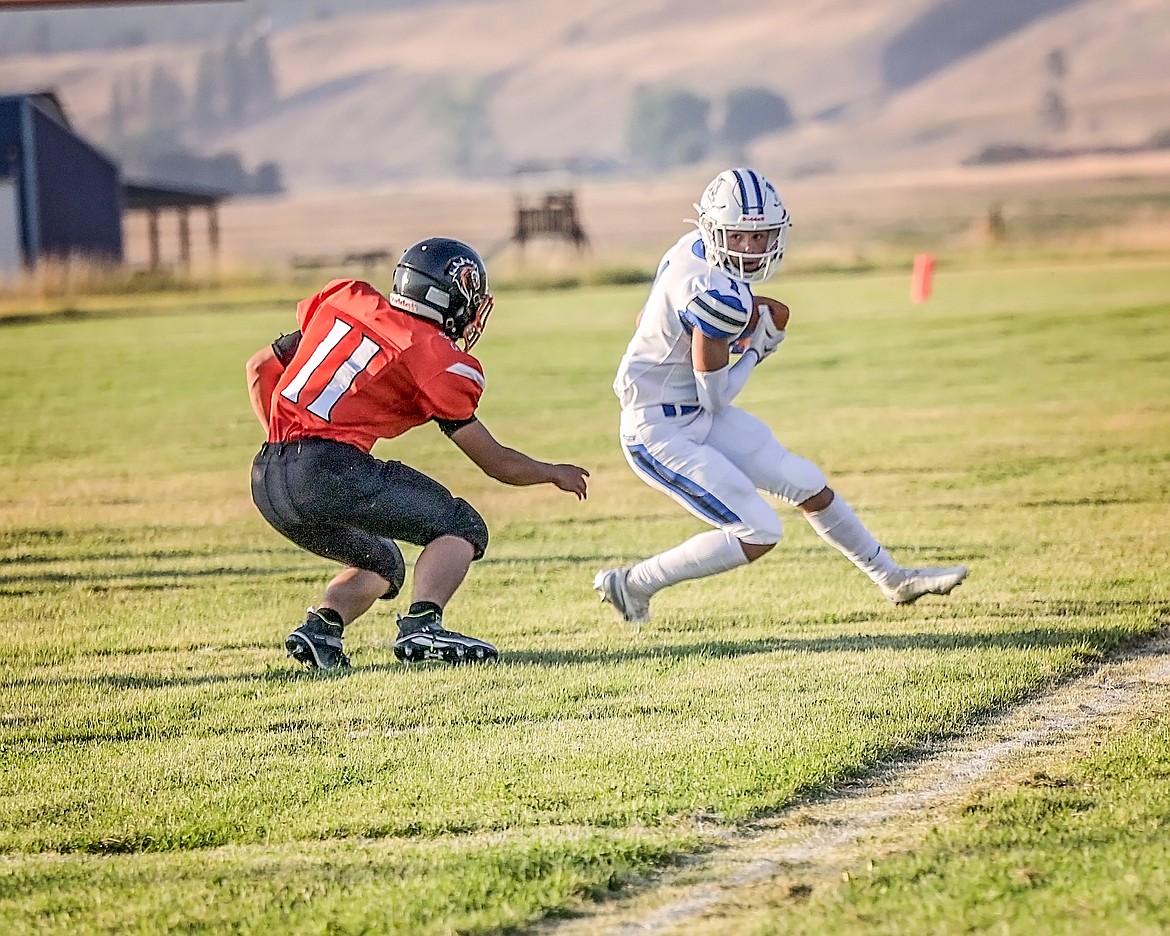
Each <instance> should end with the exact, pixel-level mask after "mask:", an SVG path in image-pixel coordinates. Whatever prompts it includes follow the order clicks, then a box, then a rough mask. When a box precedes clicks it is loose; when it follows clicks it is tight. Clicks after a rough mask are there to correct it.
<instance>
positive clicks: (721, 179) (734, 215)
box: [694, 169, 792, 283]
mask: <svg viewBox="0 0 1170 936" xmlns="http://www.w3.org/2000/svg"><path fill="white" fill-rule="evenodd" d="M694 207H695V210H696V211H698V212H699V220H698V226H699V233H700V235H701V236H702V238H703V249H704V250H705V251H706V254H707V260H708V262H709V263H711V264H712V265H713V266H716V267H719V268H720V269H722V270H723V271H724V272H726V273H727V274H728V275H729V276H731V277H733V278H734V279H737V280H740V281H741V282H744V283H759V282H763V281H764V280H766V279H768V278H769V277H770V276H772V274H774V273H775V272H776V271H777V270H779V269H780V262H781V261H782V260H783V259H784V250H785V248H786V246H787V243H788V228H789V226H790V225H791V223H792V222H791V219H790V218H789V215H788V209H787V208H785V207H784V203H783V202H782V201H781V200H780V194H779V193H778V192H777V191H776V187H775V186H774V185H773V184H772V183H771V182H769V181H768V180H767V179H766V178H764V176H762V175H760V174H759V173H758V172H755V171H754V170H752V169H725V170H724V171H723V172H721V173H719V175H717V176H716V177H715V178H714V179H712V180H711V182H710V184H709V185H708V186H707V188H706V189H705V190H704V192H703V197H702V198H701V199H700V200H699V203H698V204H697V205H695V206H694ZM736 231H743V232H755V231H766V232H767V233H768V237H767V242H766V245H765V247H764V249H763V251H762V252H755V251H748V250H736V249H734V246H733V245H732V243H731V234H732V233H733V232H736Z"/></svg>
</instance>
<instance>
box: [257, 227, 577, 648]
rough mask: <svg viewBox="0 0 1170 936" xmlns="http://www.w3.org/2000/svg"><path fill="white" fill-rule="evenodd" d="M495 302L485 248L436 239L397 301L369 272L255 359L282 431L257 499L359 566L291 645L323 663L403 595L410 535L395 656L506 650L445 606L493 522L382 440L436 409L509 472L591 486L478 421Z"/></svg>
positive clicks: (412, 262)
mask: <svg viewBox="0 0 1170 936" xmlns="http://www.w3.org/2000/svg"><path fill="white" fill-rule="evenodd" d="M491 309H492V296H491V293H490V292H489V291H488V282H487V271H486V269H485V268H484V264H483V261H482V260H481V259H480V257H479V255H478V254H477V253H476V252H475V251H474V250H473V249H472V248H471V247H469V246H468V245H467V244H464V243H462V242H460V241H457V240H452V239H450V238H445V237H432V238H429V239H427V240H424V241H420V242H419V243H417V244H415V245H413V246H412V247H410V248H408V249H407V250H406V252H405V253H404V254H403V255H402V259H401V260H400V261H399V262H398V265H397V267H395V270H394V288H393V291H392V292H391V293H390V296H389V297H388V298H387V297H385V296H383V295H381V294H380V293H379V292H378V291H377V290H375V289H374V288H373V287H372V286H370V285H369V284H368V283H364V282H360V281H358V280H335V281H334V282H331V283H329V285H327V286H326V287H325V288H324V289H323V290H322V291H321V292H319V293H317V294H316V295H315V296H313V297H311V298H309V299H306V300H304V301H303V302H301V303H300V305H299V306H298V307H297V324H298V326H299V328H298V330H297V331H295V332H293V333H292V334H290V335H283V336H281V337H280V338H278V339H277V340H276V341H274V342H273V343H272V345H271V346H269V347H265V348H262V349H260V350H259V351H257V352H256V353H255V354H254V355H252V357H251V358H250V359H249V361H248V366H247V375H248V391H249V395H250V397H251V401H252V408H253V409H254V410H255V412H256V415H257V417H258V418H259V419H260V422H261V423H262V424H263V425H264V426H265V427H266V428H267V430H268V441H267V442H266V443H264V445H263V446H262V447H261V449H260V452H259V453H258V454H257V455H256V458H255V461H254V462H253V464H252V499H253V500H254V501H255V503H256V506H257V507H258V508H259V509H260V513H261V514H263V515H264V518H265V519H266V520H267V521H268V522H269V523H270V524H271V525H272V526H273V527H274V528H275V529H276V530H277V531H278V532H280V533H281V534H283V535H284V536H285V537H287V538H288V539H290V540H292V541H293V542H294V543H296V544H297V545H298V546H301V547H302V548H304V549H307V550H308V551H310V552H312V553H316V554H317V555H319V556H324V557H325V558H327V559H333V560H336V561H337V562H341V563H343V564H344V565H345V569H343V570H342V571H341V572H340V573H339V574H338V575H337V576H336V577H335V578H334V579H333V580H332V581H331V582H330V583H329V584H328V586H327V587H326V588H325V593H324V595H323V596H322V598H321V601H320V603H319V605H318V606H317V607H316V608H315V609H314V608H310V609H309V611H308V613H307V615H306V617H305V621H304V623H302V624H301V625H300V626H299V627H298V628H296V630H294V631H293V632H292V633H291V634H289V635H288V638H287V639H286V641H285V647H286V648H287V650H288V653H289V655H290V656H291V657H293V658H294V659H296V660H297V661H299V662H300V663H302V664H304V665H305V666H307V667H309V668H310V669H323V670H329V669H336V668H338V667H346V666H349V658H348V657H347V656H346V655H345V653H344V652H343V650H342V632H343V630H344V628H345V627H346V626H347V625H349V624H351V623H353V621H354V620H355V619H356V618H358V617H359V616H360V615H362V614H364V613H365V612H366V611H367V610H369V608H370V607H371V606H372V605H373V603H374V601H375V600H377V599H379V598H386V599H390V598H394V597H396V596H397V595H398V592H399V590H400V589H401V588H402V585H403V582H404V581H405V578H406V564H405V562H404V560H403V557H402V552H401V550H399V548H398V545H397V544H396V542H395V540H403V541H405V542H408V543H413V544H415V545H417V546H422V547H423V550H422V552H421V553H420V554H419V557H418V560H417V562H416V563H415V567H414V582H413V586H412V602H411V605H410V610H409V612H408V613H407V614H405V615H400V616H399V618H398V628H399V634H398V639H397V640H396V641H395V644H394V654H395V656H397V657H398V659H400V660H402V661H403V662H405V663H411V662H415V661H419V660H444V661H446V662H448V663H462V662H473V661H486V660H494V659H496V658H497V657H498V656H499V654H498V651H497V650H496V648H495V647H493V646H492V645H491V644H489V643H487V642H486V641H483V640H478V639H476V638H474V637H469V636H467V635H464V634H460V633H457V632H455V631H450V630H447V629H446V628H445V627H444V626H443V607H444V606H445V605H446V603H447V601H448V600H449V599H450V598H451V596H452V595H453V594H454V593H455V591H456V589H457V588H458V587H459V585H460V584H461V583H462V582H463V579H464V576H466V574H467V570H468V568H469V567H470V565H471V563H472V561H473V560H475V559H479V558H480V557H481V556H483V554H484V550H485V549H486V548H487V543H488V530H487V526H486V524H485V523H484V521H483V518H482V517H480V515H479V514H478V513H477V512H476V510H475V508H473V507H472V506H471V505H470V504H468V503H467V502H466V501H465V500H463V499H462V498H459V497H454V496H452V494H451V492H450V491H448V490H447V489H446V488H445V487H443V486H442V485H441V484H439V483H438V482H437V481H434V480H433V479H431V478H429V477H427V476H426V475H424V474H422V473H421V472H419V471H416V470H415V469H413V468H410V467H409V466H407V465H404V464H402V463H401V462H397V461H382V460H380V459H378V458H375V457H374V456H373V455H371V454H370V449H371V448H373V445H374V443H375V442H376V441H377V440H378V439H392V438H394V437H395V436H398V435H401V434H402V433H404V432H406V431H407V430H408V429H412V428H414V427H415V426H421V425H423V424H424V423H427V422H432V421H433V422H435V423H437V424H438V426H439V428H440V429H441V430H442V431H443V432H444V433H445V434H446V435H447V436H448V437H449V438H450V439H451V441H453V442H454V443H455V444H456V445H457V446H458V447H459V448H460V450H462V452H463V454H465V455H466V456H467V457H468V458H470V459H471V460H472V461H473V462H475V464H476V465H478V466H479V468H480V469H481V470H482V471H483V472H484V473H485V474H487V475H488V476H489V477H492V478H495V479H496V480H497V481H501V482H503V483H504V484H515V485H529V484H553V485H555V486H556V487H558V488H560V489H561V490H562V491H567V492H569V493H570V494H576V495H577V497H578V498H582V499H583V498H584V497H585V496H586V493H587V482H586V480H585V479H586V478H587V477H588V476H589V472H588V471H586V470H585V469H584V468H579V467H578V466H576V465H569V464H550V463H548V462H542V461H537V460H536V459H534V458H531V457H529V456H528V455H525V454H523V453H522V452H519V451H517V450H515V449H512V448H508V447H506V446H504V445H501V444H500V443H499V442H497V441H496V439H495V437H494V436H493V435H492V434H491V432H489V431H488V429H487V427H486V426H485V425H484V424H483V423H482V422H480V421H479V420H478V419H477V418H476V415H475V410H476V407H477V406H478V405H479V400H480V396H481V395H482V393H483V390H484V376H483V368H482V367H481V366H480V363H479V361H477V360H476V359H475V358H474V357H472V356H471V354H469V353H468V352H470V350H471V347H472V345H474V344H475V342H476V340H477V339H478V338H479V336H480V335H481V334H482V333H483V328H484V324H485V323H486V322H487V318H488V315H489V313H490V312H491ZM460 345H462V347H460Z"/></svg>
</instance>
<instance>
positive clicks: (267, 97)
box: [244, 36, 276, 110]
mask: <svg viewBox="0 0 1170 936" xmlns="http://www.w3.org/2000/svg"><path fill="white" fill-rule="evenodd" d="M244 64H245V65H246V67H247V75H248V78H247V80H248V106H249V109H250V110H256V109H257V108H264V107H267V106H268V105H269V104H271V103H272V102H273V101H275V100H276V72H275V71H274V70H273V67H272V52H271V50H270V49H269V48H268V37H267V36H257V37H256V39H255V40H253V42H252V44H251V45H250V46H249V47H248V51H247V53H246V54H245V56H244Z"/></svg>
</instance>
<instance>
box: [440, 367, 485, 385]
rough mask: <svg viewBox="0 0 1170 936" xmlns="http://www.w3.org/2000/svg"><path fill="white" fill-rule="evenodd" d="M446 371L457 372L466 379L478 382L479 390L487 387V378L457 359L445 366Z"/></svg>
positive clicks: (449, 372)
mask: <svg viewBox="0 0 1170 936" xmlns="http://www.w3.org/2000/svg"><path fill="white" fill-rule="evenodd" d="M447 373H448V374H458V375H459V376H460V377H466V378H467V379H468V380H471V381H474V382H475V383H477V384H479V388H480V389H481V390H485V389H487V379H486V378H485V377H484V376H483V374H481V373H480V372H479V371H477V370H476V369H475V368H474V367H472V366H471V365H470V364H464V363H463V362H462V361H457V362H456V363H454V364H452V365H451V366H450V367H448V368H447Z"/></svg>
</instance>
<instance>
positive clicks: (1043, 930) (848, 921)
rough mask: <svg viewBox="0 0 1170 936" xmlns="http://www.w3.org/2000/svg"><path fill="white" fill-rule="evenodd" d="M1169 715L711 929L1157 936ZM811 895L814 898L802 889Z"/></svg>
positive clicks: (1163, 887)
mask: <svg viewBox="0 0 1170 936" xmlns="http://www.w3.org/2000/svg"><path fill="white" fill-rule="evenodd" d="M1168 715H1170V709H1168V708H1167V706H1166V705H1164V704H1163V705H1162V706H1161V707H1160V708H1159V709H1158V710H1156V711H1152V712H1147V713H1144V717H1142V718H1140V719H1138V720H1137V724H1136V727H1134V728H1133V729H1131V730H1129V731H1126V732H1125V733H1123V734H1121V735H1120V736H1117V737H1114V738H1112V739H1110V740H1109V741H1107V742H1106V744H1105V746H1104V748H1103V749H1102V750H1100V751H1099V752H1097V753H1096V754H1095V755H1093V756H1091V757H1088V758H1084V759H1079V760H1076V761H1074V762H1072V763H1068V764H1060V765H1058V766H1057V768H1056V773H1055V774H1051V773H1048V772H1045V771H1039V772H1037V773H1035V774H1034V775H1033V776H1031V777H1029V778H1026V779H1025V781H1024V782H1022V783H1020V784H1019V785H1018V786H1016V787H1014V788H1012V789H1010V790H1007V791H996V792H983V793H982V794H980V795H979V796H978V797H977V798H976V799H975V800H974V801H973V802H971V803H969V804H967V805H966V806H965V807H964V808H963V809H962V810H961V812H960V814H959V815H957V816H949V817H948V820H949V821H948V822H947V823H946V824H942V825H939V826H937V827H935V828H934V829H933V830H932V831H931V832H930V833H929V834H928V835H927V837H926V840H925V841H924V842H923V843H922V845H921V846H920V848H919V849H917V850H916V851H915V852H914V853H913V854H899V855H897V856H895V857H892V858H888V859H883V858H879V859H877V860H867V861H866V862H865V863H864V864H862V865H860V866H858V867H852V868H849V869H847V870H846V871H845V872H843V874H842V876H841V878H842V880H841V881H840V882H839V883H836V884H834V885H831V886H828V887H825V886H821V887H820V888H819V890H818V889H816V888H814V887H811V886H809V885H807V884H806V885H803V886H801V885H795V886H793V885H789V886H788V887H787V888H786V889H785V890H784V891H783V892H782V893H781V894H780V895H779V896H778V895H777V894H775V893H769V894H767V895H766V896H764V897H760V895H759V894H758V893H757V895H756V899H755V901H754V903H753V905H752V906H751V907H750V909H747V910H746V911H745V910H740V911H738V912H735V911H732V912H727V913H724V914H722V915H721V917H720V918H719V919H718V920H714V919H713V920H710V921H708V922H707V923H705V924H704V929H705V930H706V931H707V932H709V933H711V934H728V936H730V934H736V936H770V934H780V933H784V934H789V933H791V934H796V936H812V934H817V936H832V934H838V933H842V934H844V933H857V932H864V933H867V934H872V936H880V934H890V936H895V934H903V933H938V934H959V933H1028V934H1032V936H1049V934H1052V936H1056V934H1066V933H1149V934H1153V933H1164V932H1166V930H1167V929H1168V928H1170V871H1168V870H1167V868H1168V866H1167V862H1166V858H1167V854H1168V851H1170V823H1168V820H1167V817H1168V816H1170V728H1168V727H1167V725H1166V718H1167V716H1168ZM810 894H811V897H810Z"/></svg>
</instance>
